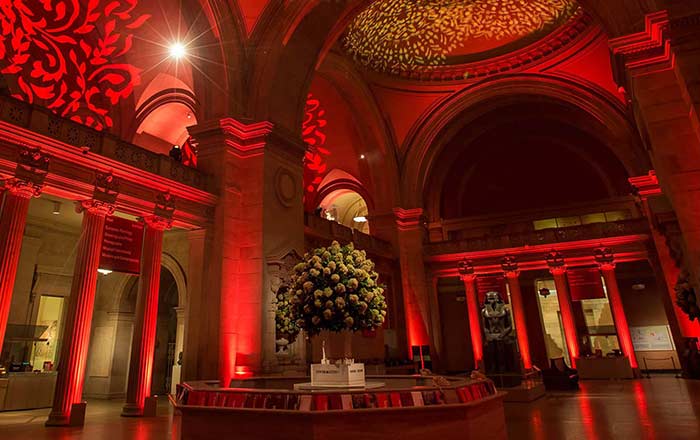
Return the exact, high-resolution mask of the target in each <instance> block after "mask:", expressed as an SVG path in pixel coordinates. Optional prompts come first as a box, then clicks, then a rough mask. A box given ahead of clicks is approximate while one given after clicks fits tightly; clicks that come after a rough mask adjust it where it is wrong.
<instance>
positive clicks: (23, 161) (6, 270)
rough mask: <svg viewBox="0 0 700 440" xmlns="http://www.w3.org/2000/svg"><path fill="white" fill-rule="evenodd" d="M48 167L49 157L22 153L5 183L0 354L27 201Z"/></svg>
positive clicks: (0, 237)
mask: <svg viewBox="0 0 700 440" xmlns="http://www.w3.org/2000/svg"><path fill="white" fill-rule="evenodd" d="M48 167H49V159H48V157H46V156H44V155H42V154H41V152H40V151H39V150H31V149H23V150H22V151H21V152H20V158H19V160H18V163H17V169H16V172H15V177H14V178H12V179H9V180H8V181H6V182H4V187H5V190H6V194H5V201H4V203H2V204H1V206H2V214H1V215H0V350H1V349H2V345H3V342H4V340H5V330H6V329H7V321H8V319H9V316H10V306H11V305H12V291H13V289H14V287H15V278H16V277H17V265H18V263H19V254H20V251H21V249H22V238H23V237H24V227H25V225H26V223H27V212H28V210H29V200H30V199H31V198H32V197H38V196H39V195H40V194H41V189H42V187H43V184H44V179H45V178H46V174H47V172H48ZM2 186H3V184H2V182H0V188H2ZM0 200H1V199H0Z"/></svg>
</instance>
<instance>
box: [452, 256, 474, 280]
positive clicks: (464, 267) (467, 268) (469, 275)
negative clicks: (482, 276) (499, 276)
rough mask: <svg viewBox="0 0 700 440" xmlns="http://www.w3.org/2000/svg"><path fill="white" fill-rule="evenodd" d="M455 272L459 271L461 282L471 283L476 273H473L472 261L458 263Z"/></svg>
mask: <svg viewBox="0 0 700 440" xmlns="http://www.w3.org/2000/svg"><path fill="white" fill-rule="evenodd" d="M457 270H458V271H459V277H460V278H461V280H462V281H468V282H473V281H474V280H476V273H474V262H473V261H472V260H462V261H460V262H459V266H458V268H457Z"/></svg>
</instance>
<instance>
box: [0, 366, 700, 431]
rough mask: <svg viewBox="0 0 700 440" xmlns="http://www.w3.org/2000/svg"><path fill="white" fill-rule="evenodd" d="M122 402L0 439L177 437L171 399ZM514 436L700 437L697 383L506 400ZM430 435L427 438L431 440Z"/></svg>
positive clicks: (18, 427) (584, 389)
mask: <svg viewBox="0 0 700 440" xmlns="http://www.w3.org/2000/svg"><path fill="white" fill-rule="evenodd" d="M120 410H121V403H120V402H115V401H98V400H94V401H90V402H89V403H88V410H87V416H86V423H85V427H84V428H82V429H79V428H45V427H44V425H43V423H44V421H45V420H46V416H47V415H48V412H49V411H48V409H45V410H35V411H15V412H5V413H0V440H19V439H31V440H49V439H51V440H54V439H57V440H76V439H81V440H87V439H98V440H122V439H136V440H152V439H172V438H173V428H172V423H173V422H175V423H177V420H178V419H177V418H173V416H172V411H171V410H170V408H169V405H168V403H167V401H165V400H163V401H161V402H160V403H159V408H158V413H159V416H158V417H156V418H152V419H126V418H122V417H119V411H120ZM506 419H507V421H508V433H509V437H510V440H520V439H536V440H540V439H551V440H578V439H582V440H583V439H585V440H590V439H592V440H604V439H623V440H637V439H649V440H651V439H657V440H685V439H688V440H690V439H693V440H697V439H700V381H686V380H682V379H675V378H673V377H672V376H668V377H655V378H652V379H642V380H636V381H587V382H583V383H582V386H581V391H580V392H578V393H569V392H567V393H549V394H548V395H547V396H546V397H544V398H542V399H539V400H537V401H535V402H532V403H528V404H525V403H508V404H506ZM428 440H429V439H428Z"/></svg>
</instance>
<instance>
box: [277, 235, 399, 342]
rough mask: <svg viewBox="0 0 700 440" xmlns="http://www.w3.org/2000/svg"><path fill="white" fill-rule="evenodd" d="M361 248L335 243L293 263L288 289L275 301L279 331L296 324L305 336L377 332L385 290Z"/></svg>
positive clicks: (384, 310)
mask: <svg viewBox="0 0 700 440" xmlns="http://www.w3.org/2000/svg"><path fill="white" fill-rule="evenodd" d="M378 278H379V275H378V274H377V272H375V271H374V263H373V262H372V260H370V259H368V258H367V254H366V253H365V251H361V250H357V249H355V247H354V245H353V244H352V243H348V244H347V245H345V246H341V245H340V244H339V243H338V242H337V241H334V242H333V243H332V244H331V245H330V246H328V247H326V248H323V247H322V248H318V249H314V250H313V251H311V252H308V253H306V254H304V258H303V261H302V262H301V263H299V264H297V265H296V266H295V267H294V274H293V275H292V277H291V289H290V291H289V293H288V296H286V298H285V294H284V293H283V295H282V296H283V299H282V300H280V298H279V294H278V313H277V326H278V327H277V328H278V330H279V329H280V326H282V327H281V328H283V329H293V328H294V326H296V328H298V329H301V330H305V331H306V333H307V335H308V336H314V335H317V334H319V333H320V332H321V331H322V330H329V331H334V332H340V331H343V330H349V331H352V332H357V331H361V330H370V331H371V330H376V329H377V328H378V327H381V326H382V324H384V320H385V319H386V300H385V298H384V288H383V287H382V286H381V285H379V284H378Z"/></svg>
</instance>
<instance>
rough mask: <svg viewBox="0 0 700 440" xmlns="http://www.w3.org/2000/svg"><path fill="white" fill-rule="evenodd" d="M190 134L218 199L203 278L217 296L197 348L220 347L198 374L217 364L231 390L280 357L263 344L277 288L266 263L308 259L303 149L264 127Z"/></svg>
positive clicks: (208, 127) (201, 362)
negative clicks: (289, 256) (235, 380)
mask: <svg viewBox="0 0 700 440" xmlns="http://www.w3.org/2000/svg"><path fill="white" fill-rule="evenodd" d="M190 132H191V134H192V138H193V139H194V141H195V142H197V144H198V146H199V155H198V161H199V163H198V167H199V169H201V170H202V171H204V172H207V173H209V174H210V175H212V177H213V180H214V183H215V185H216V187H217V189H218V192H219V203H218V205H217V207H216V211H215V213H214V222H213V224H212V226H211V227H210V229H209V231H207V235H208V237H209V232H211V235H210V236H211V241H209V240H207V244H208V245H209V247H208V249H207V252H206V255H205V260H206V262H205V268H206V270H207V273H206V275H205V278H204V282H205V284H206V287H205V292H212V293H211V294H212V295H214V294H219V296H218V298H212V300H211V301H208V302H207V303H206V304H203V306H204V307H206V310H201V311H200V313H204V315H202V316H208V317H209V319H210V320H211V321H210V322H207V324H209V325H208V328H206V329H202V330H205V331H200V332H199V335H198V338H199V343H200V345H207V344H211V343H212V342H213V341H216V340H217V339H218V350H217V353H216V354H217V357H218V359H216V358H215V357H213V356H211V355H210V353H211V351H210V350H208V349H207V350H205V354H206V358H200V359H198V368H200V370H201V371H206V369H207V368H210V367H211V366H212V365H214V366H215V365H217V362H216V361H217V360H218V377H219V380H220V382H221V384H222V385H228V384H229V383H230V380H231V378H232V377H235V376H237V377H242V376H246V375H250V374H254V373H259V372H261V370H262V366H263V363H264V361H265V357H268V358H269V357H274V356H275V346H274V340H272V341H271V343H269V344H265V343H264V342H265V341H266V339H264V338H263V334H264V328H266V327H267V326H270V325H274V322H269V320H270V318H269V317H268V315H266V314H265V313H264V310H265V308H266V307H267V304H266V303H265V302H266V299H268V298H269V297H270V291H271V289H272V287H273V286H272V278H271V276H270V274H269V268H268V265H267V261H269V260H271V259H274V258H276V257H278V256H283V255H287V254H289V253H290V252H292V251H294V252H296V253H297V254H298V255H303V254H304V207H303V203H302V192H303V185H302V174H303V156H304V153H305V151H306V146H305V145H304V144H303V143H302V142H301V140H300V139H298V138H297V137H296V136H295V135H293V134H290V133H285V132H283V131H282V130H280V129H279V128H277V127H275V126H274V125H273V124H272V123H270V122H266V121H264V122H255V123H242V122H240V121H237V120H235V119H232V118H226V119H221V120H217V121H211V122H204V123H202V124H200V125H198V126H196V127H191V128H190ZM217 303H218V304H217ZM190 316H194V315H190ZM212 321H213V322H216V321H218V326H214V325H211V324H212V323H213V322H212ZM201 348H205V347H201V346H200V350H201ZM201 352H202V351H200V353H201ZM209 377H211V376H209Z"/></svg>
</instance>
